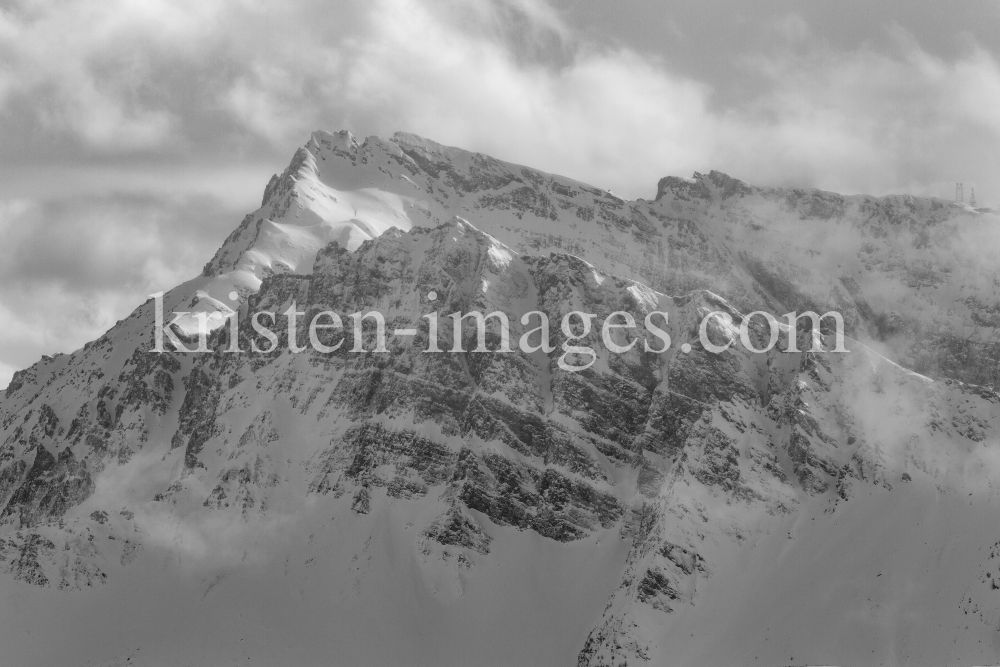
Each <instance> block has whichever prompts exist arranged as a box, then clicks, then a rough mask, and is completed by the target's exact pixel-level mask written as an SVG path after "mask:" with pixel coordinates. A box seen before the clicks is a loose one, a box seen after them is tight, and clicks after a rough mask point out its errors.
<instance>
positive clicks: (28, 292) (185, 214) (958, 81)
mask: <svg viewBox="0 0 1000 667" xmlns="http://www.w3.org/2000/svg"><path fill="white" fill-rule="evenodd" d="M998 58H1000V0H963V1H962V2H953V3H942V2H930V1H926V0H909V1H907V2H895V1H893V2H886V1H883V2H873V1H867V2H861V1H858V0H840V1H838V2H835V3H834V2H819V1H818V0H817V1H810V0H795V1H785V0H781V1H779V0H755V1H754V2H747V1H746V0H683V1H678V0H634V1H629V2H611V1H609V0H548V1H546V0H464V1H462V2H457V1H451V0H440V1H436V0H431V1H419V0H366V1H364V2H349V1H345V2H321V1H319V0H286V1H283V2H280V3H278V2H271V3H264V2H260V1H254V0H244V1H241V0H235V1H234V0H227V1H226V2H221V1H218V0H195V1H188V0H168V1H162V2H161V1H158V0H143V1H137V0H128V1H124V0H74V1H72V2H70V1H62V0H59V1H54V0H3V1H2V2H0V387H4V386H6V384H7V383H8V381H9V379H10V376H11V374H12V373H13V372H14V371H16V370H18V369H21V368H24V367H27V366H28V365H30V364H31V363H34V362H35V361H37V360H38V359H39V357H40V356H41V355H42V354H53V353H56V352H70V351H72V350H74V349H76V348H78V347H80V346H81V345H82V344H83V343H85V342H87V341H89V340H93V339H94V338H97V337H98V336H100V335H101V334H102V333H103V332H104V331H106V330H107V329H108V328H109V327H110V326H111V325H113V324H114V322H115V321H116V320H118V319H120V318H123V317H125V316H127V315H128V313H129V312H131V310H132V309H133V308H135V307H136V306H137V305H138V304H140V303H141V302H143V301H144V300H145V299H146V297H147V295H148V294H150V293H152V292H156V291H159V290H166V289H169V288H171V287H173V286H174V285H176V284H178V283H180V282H182V281H183V280H186V279H189V278H191V277H194V276H195V275H197V274H198V273H199V271H200V270H201V267H202V266H203V265H204V264H205V262H207V261H208V260H209V259H210V258H211V256H212V255H213V254H214V252H215V250H216V249H217V248H218V246H219V245H221V243H222V241H223V240H224V238H225V237H226V235H227V234H228V233H229V232H230V231H231V230H232V229H233V228H235V227H236V226H237V225H238V224H239V222H240V220H241V219H242V218H243V216H244V215H245V214H246V213H248V212H250V211H252V210H254V209H255V208H256V207H257V206H258V205H259V202H260V197H261V194H262V192H263V189H264V185H265V184H266V183H267V180H268V178H269V177H270V175H271V174H272V173H275V172H280V171H282V169H283V168H284V167H285V166H286V165H287V163H288V161H289V160H290V159H291V156H292V154H293V153H294V151H295V149H296V148H297V147H298V146H300V145H302V144H304V143H305V142H306V141H307V140H308V138H309V133H310V132H311V131H313V130H315V129H326V130H330V131H336V130H339V129H349V130H351V131H352V132H353V133H354V134H355V135H356V136H358V137H364V136H368V135H372V134H376V135H379V136H383V137H388V136H390V135H391V134H392V133H393V132H395V131H397V130H403V131H408V132H414V133H417V134H420V135H423V136H426V137H428V138H431V139H434V140H435V141H438V142H441V143H445V144H450V145H455V146H460V147H462V148H466V149H469V150H476V151H481V152H484V153H488V154H490V155H493V156H495V157H499V158H501V159H505V160H510V161H514V162H518V163H522V164H529V165H531V166H533V167H536V168H539V169H543V170H546V171H550V172H555V173H560V174H563V175H566V176H570V177H573V178H576V179H579V180H582V181H585V182H589V183H592V184H594V185H596V186H599V187H602V188H610V189H611V190H613V191H614V192H615V193H617V194H619V195H623V196H626V197H630V198H635V197H647V198H651V197H652V196H653V195H654V194H655V188H656V182H657V180H658V179H659V178H661V177H662V176H666V175H681V176H686V175H690V174H691V173H692V172H693V171H702V172H706V171H709V170H711V169H717V170H720V171H725V172H727V173H729V174H731V175H733V176H736V177H739V178H742V179H744V180H747V181H749V182H751V183H754V184H758V185H774V186H794V187H818V188H822V189H825V190H834V191H838V192H843V193H847V194H853V193H868V194H875V195H884V194H894V193H912V194H917V195H929V196H939V197H947V198H950V197H952V196H953V194H954V188H955V182H957V181H962V182H963V183H964V184H965V192H966V196H968V192H969V190H970V189H971V188H973V187H974V188H975V189H976V196H977V199H978V202H979V204H980V205H981V206H982V205H985V206H998V205H1000V174H998V170H1000V113H997V110H998V109H1000V66H998Z"/></svg>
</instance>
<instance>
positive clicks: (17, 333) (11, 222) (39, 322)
mask: <svg viewBox="0 0 1000 667" xmlns="http://www.w3.org/2000/svg"><path fill="white" fill-rule="evenodd" d="M235 216H236V212H235V211H233V210H232V209H229V208H226V207H225V206H223V205H221V204H220V203H219V202H218V201H217V200H215V199H213V198H211V197H209V196H204V195H202V196H188V197H173V198H165V197H158V196H152V195H144V196H141V195H122V194H116V195H111V196H78V197H68V198H55V199H50V200H44V201H38V200H21V201H8V202H4V203H2V204H0V238H3V240H4V242H3V243H2V244H0V321H3V322H4V326H3V327H2V328H0V385H2V386H6V383H7V382H8V381H9V380H10V376H11V374H12V373H13V372H14V371H15V370H17V369H19V368H23V367H25V366H27V365H29V364H31V363H32V362H34V361H36V360H37V359H38V358H39V357H40V356H41V355H42V354H52V353H54V352H61V351H70V350H73V349H75V348H77V347H79V346H81V345H83V344H84V343H86V342H87V341H90V340H93V339H95V338H97V337H98V336H100V335H101V334H102V333H104V331H106V330H107V329H108V328H109V327H110V326H111V325H113V324H114V323H115V321H116V320H118V319H120V318H122V317H124V316H125V315H127V314H128V313H129V312H130V311H131V310H132V309H133V308H135V307H136V306H137V305H138V304H139V303H142V302H143V301H145V300H146V298H147V295H148V294H150V293H152V292H155V291H158V290H163V289H169V288H171V287H173V286H174V285H176V284H178V283H180V282H182V281H184V280H187V279H189V278H192V277H194V276H195V275H197V274H198V272H199V271H200V270H201V267H202V266H203V265H204V263H205V262H206V261H208V259H210V258H211V256H212V253H213V252H214V248H216V247H217V246H218V245H219V244H220V243H221V242H222V239H224V238H225V236H226V234H227V233H228V232H229V230H230V227H231V226H232V223H231V221H232V220H233V218H234V217H235Z"/></svg>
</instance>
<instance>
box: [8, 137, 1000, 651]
mask: <svg viewBox="0 0 1000 667" xmlns="http://www.w3.org/2000/svg"><path fill="white" fill-rule="evenodd" d="M997 248H1000V217H998V216H997V215H995V214H994V213H993V212H992V211H989V210H986V209H973V208H971V207H969V206H967V205H963V204H959V203H954V202H949V201H944V200H938V199H928V198H917V197H912V196H905V195H904V196H889V197H881V198H877V197H872V196H863V195H857V196H842V195H838V194H833V193H828V192H822V191H817V190H800V189H781V188H765V187H755V186H753V185H749V184H747V183H745V182H743V181H740V180H737V179H735V178H732V177H730V176H727V175H725V174H722V173H719V172H714V171H713V172H711V173H710V174H698V173H696V174H695V175H694V177H693V178H689V179H685V178H676V177H667V178H664V179H662V180H661V181H660V182H659V184H658V185H657V188H656V195H655V198H654V199H651V200H645V199H639V200H636V201H626V200H623V199H621V198H619V197H617V196H615V195H614V194H612V193H610V192H608V191H606V190H603V189H601V188H597V187H592V186H589V185H585V184H583V183H580V182H577V181H574V180H572V179H568V178H564V177H561V176H556V175H552V174H547V173H543V172H540V171H537V170H534V169H531V168H527V167H522V166H519V165H514V164H509V163H506V162H502V161H499V160H496V159H493V158H490V157H488V156H485V155H481V154H477V153H471V152H467V151H464V150H460V149H456V148H449V147H445V146H441V145H439V144H436V143H434V142H432V141H429V140H426V139H422V138H420V137H417V136H414V135H409V134H403V133H398V134H396V135H394V136H393V137H392V138H391V139H389V140H385V139H380V138H378V137H369V138H368V139H366V140H365V141H364V142H362V143H359V142H358V141H357V140H356V139H355V138H354V137H353V136H352V135H351V134H350V133H348V132H339V133H336V134H330V133H327V132H315V133H314V134H313V135H312V137H311V139H310V140H309V141H308V143H306V145H305V146H304V147H302V148H300V149H299V150H298V151H297V152H296V153H295V155H294V157H293V159H292V161H291V163H290V164H289V166H288V168H287V169H286V170H285V171H284V172H283V173H282V174H281V175H276V176H275V177H273V178H272V179H271V181H270V183H268V184H267V187H266V189H265V191H264V196H263V201H262V203H261V206H260V208H259V209H257V210H256V211H254V212H253V213H251V214H250V215H248V216H246V218H245V219H244V220H243V222H242V223H241V224H240V225H239V226H238V227H237V228H236V229H235V231H233V232H232V234H231V235H230V236H229V238H228V239H226V241H225V243H224V244H223V246H222V247H221V248H220V249H219V250H218V251H217V252H216V253H215V255H214V257H213V258H212V259H211V261H209V262H208V264H207V265H206V266H205V269H204V271H203V273H202V274H201V275H200V276H198V277H196V278H194V279H193V280H190V281H189V282H186V283H184V284H182V285H180V286H178V287H176V288H174V289H173V290H171V291H169V292H167V293H166V294H165V295H164V296H163V297H162V298H163V303H164V304H165V310H166V312H167V317H168V319H172V317H171V313H172V312H175V311H176V312H187V313H190V314H189V315H186V316H184V317H181V318H180V320H179V321H178V324H177V325H176V328H177V330H178V335H179V336H184V334H185V333H186V334H188V335H191V334H192V333H193V332H195V331H196V330H197V322H198V321H199V319H200V320H203V321H208V322H210V323H213V326H215V327H216V328H215V330H214V331H213V333H212V335H211V336H210V338H209V341H208V344H209V348H210V351H209V352H207V353H181V352H172V351H167V352H163V353H156V352H151V351H150V350H151V349H152V348H153V347H154V340H155V333H154V332H155V319H156V318H155V317H154V300H153V299H150V300H149V301H147V302H146V303H144V304H143V305H141V306H139V307H138V308H137V309H136V310H135V311H134V312H133V313H132V314H131V315H130V316H129V317H128V318H126V319H124V320H122V321H120V322H118V323H117V324H116V325H115V326H114V327H113V328H112V329H111V330H110V331H108V332H107V333H106V334H105V335H104V336H102V337H101V338H99V339H98V340H96V341H93V342H92V343H89V344H87V345H86V346H84V347H83V348H82V349H80V350H77V351H76V352H74V353H72V354H61V355H56V356H54V357H46V358H43V359H42V360H41V361H39V362H38V363H36V364H35V365H33V366H31V367H30V368H27V369H25V370H22V371H20V372H18V373H17V374H16V375H15V376H14V379H13V381H12V382H11V383H10V385H9V387H8V388H7V389H6V392H4V393H2V394H0V664H2V665H57V664H58V665H69V666H70V667H85V666H86V667H94V666H96V665H103V666H105V667H111V666H114V667H123V666H125V665H129V666H133V665H135V666H147V667H173V666H177V667H180V666H182V665H237V664H239V665H253V666H260V665H281V666H283V667H297V666H313V665H337V666H339V665H346V666H355V665H372V666H386V665H406V666H422V665H426V666H435V667H437V666H443V665H456V666H457V665H463V666H465V665H471V666H488V665H553V666H554V665H566V666H570V665H577V666H578V667H597V666H605V665H616V666H617V665H633V666H635V665H642V664H649V665H668V666H669V665H683V666H689V665H695V666H699V665H705V666H720V665H768V666H770V665H786V664H828V665H829V664H833V665H971V664H994V663H997V662H1000V395H998V394H997V393H996V392H995V391H994V390H993V388H992V387H993V386H994V385H996V383H997V382H998V380H1000V335H998V334H1000V298H998V294H1000V258H998V255H997V253H996V249H997ZM432 291H433V292H435V293H436V294H437V299H436V300H433V301H431V300H430V299H429V298H428V294H429V293H430V292H432ZM293 302H294V303H295V304H296V307H297V308H298V310H299V311H301V312H303V313H305V315H304V316H302V317H301V318H300V322H308V321H309V320H310V319H311V318H312V317H313V316H314V315H315V314H316V313H319V312H321V311H324V310H332V311H334V312H337V313H340V314H341V315H342V316H345V315H346V314H349V313H353V312H367V311H370V310H375V311H378V312H381V313H383V314H384V317H385V321H386V324H387V329H388V330H389V331H390V332H392V331H393V330H394V329H397V328H413V329H416V332H417V333H416V335H414V336H393V335H391V333H390V336H389V339H388V351H387V352H382V353H377V352H372V351H369V352H365V353H352V352H351V351H350V349H351V348H352V346H353V344H354V342H353V340H352V338H353V335H354V334H353V331H352V329H351V327H350V326H348V327H347V328H346V329H345V330H343V331H341V332H340V333H339V334H338V335H340V336H343V337H344V338H345V343H344V345H342V346H341V348H340V349H339V350H338V351H336V352H333V353H328V354H321V353H319V352H316V351H315V350H313V349H312V348H311V347H309V346H308V345H307V342H308V341H307V337H306V331H305V329H306V328H305V327H302V326H300V331H299V333H300V336H299V340H298V341H288V340H287V333H283V332H285V331H286V327H285V317H284V316H283V315H279V316H278V318H277V322H276V323H275V325H274V326H273V327H272V328H273V329H274V331H275V332H278V333H279V335H280V336H281V340H279V345H277V346H276V349H275V350H274V351H273V352H270V353H261V354H256V353H252V352H250V349H251V343H253V342H258V343H262V342H263V339H261V338H260V336H259V335H258V334H257V332H255V331H254V329H253V328H252V327H251V323H250V318H249V314H251V313H254V312H258V311H265V310H266V311H274V312H278V313H282V312H285V311H286V310H287V308H288V307H289V306H290V305H291V304H292V303H293ZM233 310H235V311H236V312H238V313H239V328H238V340H235V341H234V340H230V335H231V334H232V329H231V328H230V327H229V326H228V324H226V325H224V319H225V317H226V316H227V314H228V313H231V312H232V311H233ZM474 310H478V311H481V312H483V313H489V312H492V311H501V312H503V313H505V314H506V315H507V316H508V318H509V321H510V323H511V340H512V342H514V341H516V340H517V339H518V338H519V337H520V336H521V334H522V333H523V332H524V331H525V330H526V329H527V328H528V327H524V326H522V325H521V324H520V318H521V315H522V314H524V313H527V312H529V311H541V312H544V313H546V314H547V315H548V316H549V319H550V321H551V322H552V323H553V326H552V331H551V342H552V344H553V345H555V346H556V349H555V350H554V351H553V352H551V353H548V354H546V353H545V352H544V351H539V352H535V353H532V354H524V353H522V352H520V351H518V350H517V349H516V345H515V351H514V352H512V353H499V352H464V353H450V352H449V353H442V354H428V353H425V352H424V350H425V349H427V347H428V345H429V343H430V342H431V341H430V340H429V336H430V335H431V332H430V330H429V328H428V319H427V318H424V317H422V316H423V315H425V314H428V313H432V312H437V313H438V314H439V316H440V320H441V322H442V326H441V328H440V330H439V332H438V333H437V335H438V338H439V339H440V340H439V342H440V347H441V349H450V348H451V341H452V331H451V328H450V319H449V318H448V317H447V316H448V315H449V314H451V313H454V312H463V313H465V312H469V311H474ZM574 310H578V311H585V312H588V313H594V314H596V315H597V320H596V322H597V323H598V324H599V323H600V322H602V321H603V319H604V318H605V317H607V315H608V314H610V313H612V312H615V311H626V312H628V313H631V314H632V315H633V316H634V318H635V320H636V321H637V322H642V320H643V318H644V317H645V315H646V314H647V313H649V312H651V311H661V312H666V313H667V314H668V317H667V322H668V324H667V325H665V328H666V329H667V331H668V333H669V334H670V337H671V345H670V348H669V349H668V350H667V351H666V352H663V353H656V352H647V351H645V348H644V346H643V344H642V341H639V344H637V345H635V346H634V347H632V348H631V350H630V351H628V352H626V353H623V354H612V353H610V352H609V351H608V350H607V349H606V348H605V346H604V345H602V344H601V333H600V327H599V326H596V327H595V328H594V330H593V331H592V332H591V334H590V335H589V337H588V338H587V339H586V340H584V341H581V342H579V343H578V344H582V345H589V346H591V347H592V348H593V349H594V350H596V353H597V357H598V358H597V362H596V363H595V364H594V365H593V366H592V367H591V368H589V369H587V370H586V371H583V372H576V373H570V372H565V371H563V370H560V369H559V367H558V366H557V363H556V362H557V359H558V357H559V355H560V354H561V352H562V351H561V349H559V346H560V345H561V344H562V343H563V342H564V341H565V340H566V335H565V334H564V333H563V332H562V331H561V329H560V327H559V326H558V322H560V321H561V319H562V317H563V315H564V314H566V313H568V312H570V311H574ZM758 310H760V311H767V312H769V313H773V314H775V315H777V316H780V315H783V314H785V313H788V312H793V311H795V312H804V311H807V310H813V311H816V312H818V313H824V312H826V311H829V310H835V311H838V312H840V313H842V314H843V316H844V319H845V322H846V325H847V333H848V335H849V336H850V338H849V339H848V341H847V347H848V349H849V352H848V353H841V354H837V353H831V352H810V351H805V352H788V351H783V350H785V349H786V348H787V343H788V341H787V340H782V341H780V342H779V345H778V347H776V348H775V349H772V350H770V351H769V352H767V353H759V354H758V353H753V352H751V351H748V350H747V349H745V348H744V346H743V345H741V344H739V343H738V341H737V344H735V345H733V346H732V347H730V348H729V350H728V351H726V352H724V353H721V354H714V353H710V352H708V351H706V350H705V349H704V348H703V347H702V345H701V343H700V342H699V335H698V328H699V325H700V323H701V321H702V320H703V319H704V317H705V316H706V315H707V314H708V313H710V312H712V311H723V312H728V313H730V314H731V315H732V316H733V319H734V321H735V322H736V323H739V322H740V321H741V318H742V317H743V315H744V314H748V313H750V312H752V311H758ZM199 313H204V315H199ZM346 321H347V322H349V321H350V320H346ZM712 322H713V324H712V325H711V327H710V333H711V335H712V336H713V339H716V340H724V339H725V338H727V337H729V338H732V337H733V336H734V331H733V330H732V329H731V328H727V327H725V326H724V325H723V324H721V319H715V320H712ZM532 326H535V325H532ZM750 328H751V336H752V338H753V340H754V341H756V343H757V345H758V347H763V346H764V344H765V343H766V342H767V339H768V331H767V328H766V326H765V322H764V320H763V318H761V317H756V318H754V319H753V320H752V324H751V327H750ZM824 332H825V333H824V334H823V336H822V338H823V342H824V347H825V349H827V350H830V349H832V347H833V336H832V335H829V332H828V331H826V330H825V329H824ZM642 335H643V334H642V331H641V329H636V330H635V331H633V332H631V333H630V332H628V331H627V330H624V329H622V330H618V331H617V332H616V333H615V336H616V337H617V338H618V339H619V340H620V342H621V343H622V344H626V339H628V340H631V339H634V338H636V336H640V337H641V336H642ZM363 337H364V339H365V340H364V341H359V343H363V344H364V345H365V348H366V349H369V350H371V348H372V347H373V346H374V341H373V338H374V337H373V336H372V335H371V332H370V331H369V330H368V329H366V330H365V332H364V333H363ZM465 338H466V345H465V349H467V350H471V349H473V348H474V347H475V342H476V340H475V339H476V336H475V330H474V328H471V327H470V328H468V329H467V330H466V332H465ZM498 339H499V336H498V335H497V330H496V319H491V320H490V324H489V330H488V334H487V342H488V345H489V347H490V349H496V345H497V343H498ZM185 340H190V338H185ZM799 342H800V344H799V346H798V347H799V349H803V350H808V349H809V346H808V345H806V344H805V343H806V342H807V341H804V340H802V341H799ZM295 343H298V344H299V345H302V346H303V347H305V348H306V349H305V351H302V352H299V353H293V352H291V351H289V349H288V348H289V346H290V344H295ZM685 343H686V344H689V345H690V346H691V348H690V352H688V353H684V352H682V351H681V345H682V344H685ZM233 344H236V345H239V347H240V348H241V349H242V350H243V352H242V353H233V352H228V351H227V350H229V349H230V347H231V345H233ZM651 346H652V347H654V348H658V347H659V342H658V341H654V340H651ZM262 347H266V344H263V345H262Z"/></svg>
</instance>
